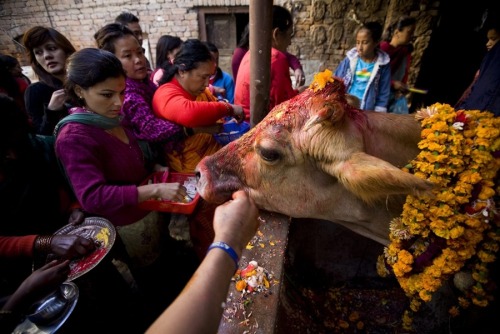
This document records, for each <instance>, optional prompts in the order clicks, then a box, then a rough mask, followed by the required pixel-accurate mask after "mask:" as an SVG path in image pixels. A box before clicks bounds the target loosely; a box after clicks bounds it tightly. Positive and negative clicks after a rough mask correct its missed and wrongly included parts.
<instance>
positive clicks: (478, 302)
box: [472, 297, 488, 307]
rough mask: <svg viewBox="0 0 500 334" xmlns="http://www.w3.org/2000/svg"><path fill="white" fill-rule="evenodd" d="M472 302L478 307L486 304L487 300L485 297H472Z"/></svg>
mask: <svg viewBox="0 0 500 334" xmlns="http://www.w3.org/2000/svg"><path fill="white" fill-rule="evenodd" d="M472 303H473V304H474V305H476V306H479V307H486V306H488V300H486V299H476V298H474V297H473V298H472Z"/></svg>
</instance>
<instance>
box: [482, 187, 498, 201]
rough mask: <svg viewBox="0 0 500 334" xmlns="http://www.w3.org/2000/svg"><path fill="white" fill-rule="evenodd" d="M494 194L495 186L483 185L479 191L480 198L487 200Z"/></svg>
mask: <svg viewBox="0 0 500 334" xmlns="http://www.w3.org/2000/svg"><path fill="white" fill-rule="evenodd" d="M493 195H495V190H493V188H490V187H486V186H484V185H483V187H482V188H481V192H480V193H479V196H478V198H479V199H480V200H483V201H485V200H487V199H489V198H491V197H493Z"/></svg>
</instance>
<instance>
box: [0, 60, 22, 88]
mask: <svg viewBox="0 0 500 334" xmlns="http://www.w3.org/2000/svg"><path fill="white" fill-rule="evenodd" d="M18 64H19V62H18V61H17V59H16V58H14V57H12V56H9V55H0V88H3V89H4V90H5V91H6V92H7V94H8V95H9V96H10V97H18V96H20V94H21V91H20V90H19V85H18V84H17V81H16V79H15V78H14V76H13V75H12V73H11V72H10V71H11V70H12V69H13V68H14V67H16V66H17V65H18Z"/></svg>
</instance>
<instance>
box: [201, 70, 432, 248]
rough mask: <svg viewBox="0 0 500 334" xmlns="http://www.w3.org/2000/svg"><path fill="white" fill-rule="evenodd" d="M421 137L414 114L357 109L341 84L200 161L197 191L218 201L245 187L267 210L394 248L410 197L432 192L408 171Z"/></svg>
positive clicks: (284, 108)
mask: <svg viewBox="0 0 500 334" xmlns="http://www.w3.org/2000/svg"><path fill="white" fill-rule="evenodd" d="M420 131H421V128H420V124H419V122H418V121H417V120H415V118H414V117H413V116H412V115H397V114H389V113H381V112H375V111H362V110H359V109H356V108H354V107H352V106H351V105H349V104H348V103H347V101H346V96H345V88H344V84H343V82H342V80H341V79H339V78H334V80H333V82H329V83H328V84H326V86H325V87H324V88H322V89H319V90H318V89H315V88H314V87H310V88H308V89H306V90H305V91H304V92H303V93H301V94H299V95H298V96H296V97H294V98H293V99H290V100H288V101H286V102H283V103H282V104H280V105H278V106H276V107H275V108H273V110H271V112H270V113H269V114H268V115H267V116H266V117H265V118H264V119H263V120H262V121H261V122H260V123H258V124H257V125H256V126H255V127H253V128H252V129H251V130H250V131H249V132H248V133H246V134H245V135H243V136H242V137H241V138H239V139H238V140H236V141H234V142H231V143H229V144H228V145H227V146H225V147H223V148H222V149H221V150H219V151H218V152H217V153H215V154H213V155H211V156H207V157H205V158H204V159H203V160H202V161H200V163H199V164H198V166H197V168H196V173H197V176H198V184H197V189H198V191H199V193H200V195H201V197H203V198H204V199H205V200H206V201H208V202H212V203H222V202H224V201H227V200H229V199H230V198H231V194H232V193H233V192H234V191H236V190H239V189H244V190H245V191H247V192H248V193H249V194H250V197H251V198H253V199H254V201H255V203H256V204H257V206H258V207H259V208H260V209H264V210H267V211H271V212H278V213H282V214H285V215H287V216H290V217H293V218H318V219H324V220H328V221H332V222H334V223H338V224H340V225H343V226H345V227H347V228H348V229H350V230H352V231H353V232H355V233H358V234H360V235H362V236H365V237H368V238H370V239H372V240H375V241H377V242H379V243H381V244H383V245H387V244H388V243H389V223H390V221H391V220H392V219H393V218H395V217H397V216H399V215H400V214H401V211H402V207H403V203H404V200H405V198H406V195H408V194H411V195H415V196H419V195H422V194H429V193H430V191H431V189H432V186H433V184H432V183H431V182H429V181H427V180H424V179H422V178H419V177H417V176H414V175H412V174H410V173H407V172H405V171H403V170H402V169H401V168H402V167H404V166H405V165H407V164H408V163H409V162H410V161H411V160H412V159H413V158H414V157H415V156H416V155H417V154H418V152H419V149H418V146H417V145H418V142H419V141H420Z"/></svg>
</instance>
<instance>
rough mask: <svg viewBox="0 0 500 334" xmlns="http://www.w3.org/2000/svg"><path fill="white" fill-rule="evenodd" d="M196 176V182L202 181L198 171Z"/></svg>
mask: <svg viewBox="0 0 500 334" xmlns="http://www.w3.org/2000/svg"><path fill="white" fill-rule="evenodd" d="M195 175H196V181H197V182H198V181H200V177H201V173H200V172H199V171H196V172H195Z"/></svg>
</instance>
